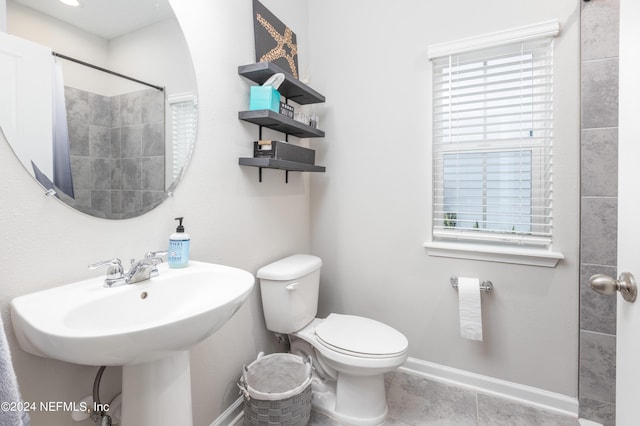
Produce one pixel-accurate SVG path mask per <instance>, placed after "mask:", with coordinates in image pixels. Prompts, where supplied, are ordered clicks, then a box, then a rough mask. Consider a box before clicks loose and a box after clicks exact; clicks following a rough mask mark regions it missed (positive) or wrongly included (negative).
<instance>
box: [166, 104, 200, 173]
mask: <svg viewBox="0 0 640 426" xmlns="http://www.w3.org/2000/svg"><path fill="white" fill-rule="evenodd" d="M169 105H170V108H171V141H172V160H173V161H172V166H171V174H172V177H173V179H172V181H175V180H176V179H177V178H178V177H179V176H180V175H181V174H182V170H183V168H184V166H185V165H186V164H187V163H188V160H189V157H190V156H191V150H192V149H193V142H194V141H195V138H196V132H197V129H198V106H197V103H196V98H195V96H193V95H192V94H190V93H183V94H180V95H172V96H171V97H169Z"/></svg>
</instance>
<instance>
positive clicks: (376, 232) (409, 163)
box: [309, 0, 580, 397]
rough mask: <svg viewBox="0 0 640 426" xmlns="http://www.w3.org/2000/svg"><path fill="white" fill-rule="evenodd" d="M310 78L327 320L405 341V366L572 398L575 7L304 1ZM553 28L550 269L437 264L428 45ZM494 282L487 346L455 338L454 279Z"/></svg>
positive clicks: (468, 1) (486, 307)
mask: <svg viewBox="0 0 640 426" xmlns="http://www.w3.org/2000/svg"><path fill="white" fill-rule="evenodd" d="M309 4H310V6H309V17H310V18H309V19H310V40H311V47H310V51H311V53H312V57H311V62H310V67H309V69H310V76H311V78H312V79H313V81H312V84H313V86H314V88H316V89H317V90H319V91H320V92H321V93H323V94H324V95H325V96H326V97H327V102H326V104H325V105H324V106H321V107H318V109H317V110H318V111H319V112H320V122H321V127H322V128H323V130H325V131H326V134H327V136H326V138H325V139H324V140H323V141H321V142H318V143H314V146H315V147H317V148H318V152H317V154H316V157H317V158H318V162H319V164H323V165H326V166H327V172H326V173H325V174H317V175H313V176H312V178H311V188H312V191H311V194H312V199H311V212H312V220H311V224H312V231H311V241H312V252H313V253H314V254H316V255H318V256H320V257H322V259H323V261H324V266H323V271H322V284H321V290H320V292H321V296H320V297H321V306H320V311H321V312H320V313H321V314H327V313H329V312H343V313H350V314H357V315H364V316H369V317H372V318H376V319H378V320H381V321H384V322H386V323H388V324H390V325H392V326H394V327H396V328H397V329H398V330H400V331H402V332H403V333H404V334H405V335H406V336H407V337H408V339H409V346H410V349H409V351H410V353H409V354H410V356H412V357H415V358H418V359H422V360H427V361H431V362H435V363H439V364H443V365H447V366H451V367H455V368H460V369H463V370H468V371H471V372H475V373H479V374H484V375H488V376H492V377H496V378H499V379H504V380H508V381H513V382H517V383H521V384H525V385H529V386H534V387H538V388H542V389H546V390H549V391H552V392H557V393H560V394H564V395H568V396H572V397H575V396H577V382H578V377H577V372H578V367H577V360H578V222H579V186H578V183H579V169H578V164H579V163H578V162H579V133H578V131H579V107H580V106H579V88H580V76H579V49H578V47H579V44H578V42H579V41H578V29H579V7H580V2H579V1H578V0H575V1H563V2H558V1H556V0H540V1H536V2H529V1H525V0H515V1H514V0H483V1H476V0H458V1H455V2H453V1H451V2H445V1H415V0H396V1H375V2H371V1H365V0H354V1H349V2H344V1H340V0H310V2H309ZM553 18H557V19H559V20H560V23H561V27H562V30H561V34H560V36H559V37H558V38H557V40H556V44H555V46H556V54H555V57H556V62H555V71H556V79H555V90H556V92H555V114H556V128H555V146H554V172H555V176H554V214H555V218H554V232H555V236H554V247H553V248H554V250H557V251H560V252H562V253H563V254H564V255H565V256H566V259H565V260H564V261H562V262H560V264H559V265H558V267H556V268H554V269H549V268H540V267H532V266H520V265H509V264H500V263H491V262H481V261H468V260H456V259H445V258H436V257H429V256H428V255H427V253H426V251H425V249H424V248H423V242H425V241H428V240H429V239H430V232H431V231H430V220H429V218H430V206H431V200H430V191H431V177H430V174H431V163H430V156H431V145H430V141H431V115H430V114H431V97H430V89H431V68H430V63H429V61H428V60H427V54H426V53H427V46H428V45H430V44H432V43H439V42H446V41H451V40H456V39H460V38H464V37H470V36H473V35H477V34H484V33H488V32H494V31H497V30H501V29H509V28H513V27H517V26H521V25H526V24H531V23H538V22H542V21H546V20H549V19H553ZM453 275H459V276H476V277H479V278H481V279H487V280H491V281H492V282H493V283H494V285H495V292H494V293H493V294H485V295H483V296H482V303H483V306H482V307H483V322H484V342H482V343H477V342H471V341H468V340H464V339H462V338H461V337H460V336H459V331H458V317H457V315H458V308H457V301H458V299H457V292H456V290H454V289H452V288H451V286H450V285H449V277H450V276H453Z"/></svg>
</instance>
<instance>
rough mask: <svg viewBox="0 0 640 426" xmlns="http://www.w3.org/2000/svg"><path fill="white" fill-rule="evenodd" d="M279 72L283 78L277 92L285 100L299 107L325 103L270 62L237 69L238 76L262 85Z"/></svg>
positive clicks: (321, 96) (322, 97) (317, 95)
mask: <svg viewBox="0 0 640 426" xmlns="http://www.w3.org/2000/svg"><path fill="white" fill-rule="evenodd" d="M279 72H281V73H283V74H284V76H285V78H284V82H283V83H282V84H281V85H280V87H279V88H278V91H279V92H280V94H281V95H282V96H284V97H285V98H287V99H290V100H292V101H294V102H295V103H297V104H300V105H307V104H317V103H321V102H324V101H325V98H324V96H323V95H321V94H320V93H318V92H316V91H315V90H313V89H312V88H311V87H309V86H307V85H306V84H304V83H302V82H301V81H300V80H298V79H297V78H295V77H293V76H292V75H291V74H289V73H288V72H287V71H284V70H283V69H282V68H280V67H279V66H277V65H275V64H273V63H271V62H258V63H255V64H249V65H241V66H239V67H238V74H240V75H241V76H243V77H245V78H248V79H249V80H251V81H253V82H255V83H258V84H262V83H264V82H265V81H267V80H268V79H269V77H271V76H272V75H273V74H275V73H279Z"/></svg>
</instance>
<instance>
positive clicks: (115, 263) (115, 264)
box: [89, 257, 124, 287]
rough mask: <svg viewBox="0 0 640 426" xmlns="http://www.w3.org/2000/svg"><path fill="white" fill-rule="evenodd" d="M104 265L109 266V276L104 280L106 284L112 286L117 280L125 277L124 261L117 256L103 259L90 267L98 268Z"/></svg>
mask: <svg viewBox="0 0 640 426" xmlns="http://www.w3.org/2000/svg"><path fill="white" fill-rule="evenodd" d="M102 266H108V268H107V277H106V278H105V280H104V283H105V285H106V286H108V287H111V286H112V285H113V284H114V283H115V282H116V281H118V280H121V279H122V278H124V268H123V267H122V262H121V261H120V259H118V258H117V257H114V258H113V259H110V260H103V261H102V262H97V263H93V264H91V265H89V269H91V270H93V269H98V268H100V267H102Z"/></svg>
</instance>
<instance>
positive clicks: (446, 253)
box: [424, 241, 564, 268]
mask: <svg viewBox="0 0 640 426" xmlns="http://www.w3.org/2000/svg"><path fill="white" fill-rule="evenodd" d="M424 247H425V248H426V250H427V253H428V254H429V256H437V257H449V258H454V259H469V260H483V261H486V262H500V263H514V264H517V265H531V266H543V267H546V268H555V267H556V265H557V264H558V262H559V261H560V260H562V259H564V255H563V254H562V253H559V252H554V251H550V250H546V249H537V248H523V247H504V246H491V245H486V244H468V243H452V242H433V241H430V242H426V243H424Z"/></svg>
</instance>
